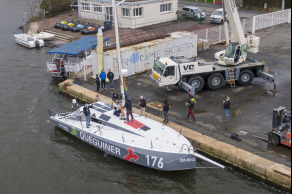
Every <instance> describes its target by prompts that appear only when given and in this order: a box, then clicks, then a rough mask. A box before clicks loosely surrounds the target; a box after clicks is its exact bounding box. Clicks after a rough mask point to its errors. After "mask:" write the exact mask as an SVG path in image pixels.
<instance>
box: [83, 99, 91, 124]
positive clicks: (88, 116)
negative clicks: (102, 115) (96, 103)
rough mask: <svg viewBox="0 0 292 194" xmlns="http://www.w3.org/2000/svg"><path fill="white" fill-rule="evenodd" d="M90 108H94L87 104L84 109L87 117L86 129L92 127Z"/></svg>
mask: <svg viewBox="0 0 292 194" xmlns="http://www.w3.org/2000/svg"><path fill="white" fill-rule="evenodd" d="M89 108H92V106H91V105H88V104H87V103H86V104H85V105H84V107H83V113H84V115H85V117H86V127H87V128H89V126H90V109H89Z"/></svg>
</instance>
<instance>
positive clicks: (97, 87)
mask: <svg viewBox="0 0 292 194" xmlns="http://www.w3.org/2000/svg"><path fill="white" fill-rule="evenodd" d="M95 82H96V91H97V92H99V88H100V80H99V77H98V74H96V78H95Z"/></svg>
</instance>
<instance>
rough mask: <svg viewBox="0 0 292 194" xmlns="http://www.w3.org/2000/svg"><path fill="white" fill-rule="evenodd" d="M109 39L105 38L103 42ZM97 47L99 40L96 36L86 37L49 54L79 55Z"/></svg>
mask: <svg viewBox="0 0 292 194" xmlns="http://www.w3.org/2000/svg"><path fill="white" fill-rule="evenodd" d="M108 40H109V38H107V37H103V42H106V41H108ZM96 45H97V38H96V36H86V37H83V38H80V39H78V40H76V41H74V42H70V43H69V44H66V45H64V46H61V47H59V48H55V49H53V50H51V51H49V52H47V53H48V54H51V53H55V54H63V55H73V56H75V55H78V54H79V53H81V52H83V51H85V50H89V49H92V48H94V47H96Z"/></svg>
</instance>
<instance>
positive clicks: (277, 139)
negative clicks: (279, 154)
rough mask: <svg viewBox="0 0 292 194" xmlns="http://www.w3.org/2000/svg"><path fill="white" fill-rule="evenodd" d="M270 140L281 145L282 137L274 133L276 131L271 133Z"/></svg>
mask: <svg viewBox="0 0 292 194" xmlns="http://www.w3.org/2000/svg"><path fill="white" fill-rule="evenodd" d="M269 141H270V142H271V143H272V144H273V145H276V146H277V145H279V144H280V138H279V136H278V135H276V134H274V133H270V134H269Z"/></svg>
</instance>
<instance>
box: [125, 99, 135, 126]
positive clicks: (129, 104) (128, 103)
mask: <svg viewBox="0 0 292 194" xmlns="http://www.w3.org/2000/svg"><path fill="white" fill-rule="evenodd" d="M125 107H126V109H127V122H128V123H130V121H129V115H131V119H132V121H133V122H134V117H133V109H132V101H131V98H130V97H128V100H127V101H126V103H125V106H124V108H125Z"/></svg>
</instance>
